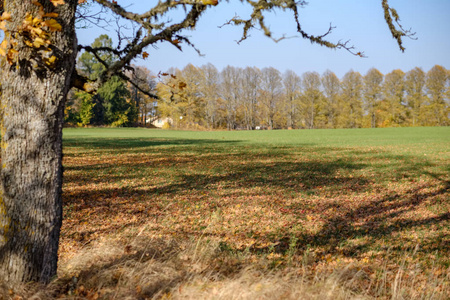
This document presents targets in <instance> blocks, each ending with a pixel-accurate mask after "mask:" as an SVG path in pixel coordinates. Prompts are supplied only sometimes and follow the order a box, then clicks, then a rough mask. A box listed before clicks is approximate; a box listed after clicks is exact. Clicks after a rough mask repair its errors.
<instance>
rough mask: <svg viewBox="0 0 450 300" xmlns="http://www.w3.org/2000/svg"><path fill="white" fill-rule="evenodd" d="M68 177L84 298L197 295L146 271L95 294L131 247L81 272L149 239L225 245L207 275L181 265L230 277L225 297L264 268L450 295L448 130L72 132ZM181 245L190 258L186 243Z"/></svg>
mask: <svg viewBox="0 0 450 300" xmlns="http://www.w3.org/2000/svg"><path fill="white" fill-rule="evenodd" d="M64 167H65V173H64V176H65V177H64V187H63V199H64V217H65V221H64V225H63V231H62V240H61V252H60V253H61V254H60V256H61V266H62V267H61V272H62V273H61V274H63V275H64V276H69V277H71V276H73V274H75V273H76V274H78V275H76V276H79V278H80V280H84V281H85V283H84V286H83V291H75V292H77V293H79V294H80V295H83V293H84V294H85V295H87V294H86V293H87V292H86V290H89V291H91V292H92V293H94V292H95V293H99V294H97V295H110V294H108V290H107V289H106V287H109V288H110V289H113V290H115V291H116V293H117V291H118V290H119V286H122V289H125V290H126V288H124V287H123V286H132V289H133V291H134V292H133V293H134V294H135V295H136V299H139V297H141V296H142V298H145V297H148V298H151V297H156V296H158V297H160V296H161V297H162V296H164V295H165V296H167V297H169V296H174V295H175V294H176V293H175V291H174V290H173V289H177V291H181V287H183V288H186V287H188V286H189V287H191V288H192V286H195V284H194V283H193V282H196V281H195V280H193V279H192V278H193V277H192V276H191V277H189V276H188V277H183V276H181V278H182V279H179V280H178V281H177V280H175V281H176V284H173V282H174V281H173V280H172V281H170V280H169V281H164V280H166V279H167V278H166V279H164V280H163V279H161V280H162V281H161V282H163V283H164V282H166V283H167V282H170V284H166V286H165V287H164V284H160V287H159V288H154V286H155V283H154V281H153V282H152V283H151V284H150V283H148V282H147V281H145V280H144V279H143V278H144V277H145V276H148V275H144V274H146V273H145V272H144V273H141V275H139V276H138V277H139V278H140V279H139V280H140V281H139V283H137V282H138V281H133V280H132V279H128V280H129V281H127V282H125V281H123V280H122V281H121V280H120V278H125V277H126V276H125V275H123V274H122V273H121V274H122V275H120V276H119V279H117V278H116V279H117V280H115V281H114V280H112V279H111V278H110V277H114V276H115V275H114V276H113V275H111V276H110V277H108V278H110V279H111V281H108V280H106V281H107V282H108V283H103V284H98V283H97V285H96V286H92V285H91V286H90V287H89V289H88V286H89V283H88V282H89V281H91V282H92V276H93V275H92V274H91V273H92V270H99V269H105V268H109V269H111V268H113V269H114V270H115V271H111V272H112V273H113V274H116V273H114V272H116V271H117V269H118V268H119V267H120V266H121V265H120V264H122V263H123V261H125V260H126V259H125V258H126V257H128V256H127V254H126V253H128V252H127V251H125V252H124V253H122V254H121V255H119V256H120V259H119V258H118V257H115V258H114V259H115V260H114V261H115V262H116V264H114V262H111V261H109V262H108V263H105V264H97V265H95V264H94V265H90V267H89V268H90V269H89V270H91V272H90V273H89V272H87V271H86V270H84V271H85V272H84V273H83V268H86V267H78V269H77V268H75V267H73V265H76V263H75V262H76V260H77V257H80V255H81V254H80V253H83V251H85V250H86V249H87V248H89V249H91V248H93V247H94V246H93V245H96V244H97V243H100V242H101V241H107V240H115V241H123V242H122V243H123V244H124V247H125V248H126V247H128V246H127V245H128V244H129V245H134V244H133V241H134V242H136V239H137V237H139V239H141V238H143V237H145V238H144V240H146V241H148V243H144V244H145V245H152V244H153V245H160V244H161V243H162V242H161V241H168V240H170V241H176V243H177V245H185V244H183V243H185V242H186V243H188V244H189V243H191V244H192V243H193V245H205V244H208V245H215V246H214V247H213V248H214V251H213V252H212V253H213V254H210V255H209V256H208V259H206V260H205V261H202V262H203V265H202V267H200V271H198V270H197V271H195V272H194V271H192V270H191V269H189V268H190V266H192V265H195V263H194V260H195V262H196V263H198V255H199V254H197V252H196V251H194V252H193V253H194V254H193V256H194V258H192V257H191V256H189V257H188V258H185V259H184V260H183V259H182V260H181V261H179V262H178V263H179V264H180V265H185V266H186V268H187V269H188V270H190V271H189V272H194V273H195V274H197V275H198V276H203V275H201V274H213V273H214V274H219V275H220V276H219V275H217V276H216V277H214V278H215V279H214V280H213V279H211V278H210V277H208V276H209V275H208V276H206V275H205V276H206V277H205V278H207V279H201V280H204V281H207V282H209V283H208V284H205V285H202V288H201V289H200V288H199V290H202V291H205V290H206V291H210V292H212V291H214V289H217V288H219V289H220V287H218V284H219V283H220V282H222V283H223V281H224V280H230V279H231V278H235V277H236V276H237V274H241V273H240V272H242V270H245V269H247V268H252V269H255V270H258V272H262V273H261V274H263V275H261V276H265V275H264V274H266V275H267V276H269V275H268V274H273V272H280V274H285V273H286V274H287V273H289V274H291V275H292V274H296V275H295V276H301V278H305V280H310V279H311V280H312V278H317V276H318V274H322V275H323V276H324V278H328V277H327V276H331V274H336V272H338V271H339V270H341V271H342V270H345V272H344V271H343V273H339V274H341V275H340V277H339V279H338V282H339V286H342V287H345V289H346V290H348V291H350V292H351V293H352V294H351V295H359V296H364V297H368V298H370V297H377V298H392V299H394V298H395V297H398V298H397V299H401V297H405V298H409V299H413V298H416V299H423V298H429V299H434V298H436V299H445V297H447V296H450V294H449V290H450V286H449V282H450V278H449V277H450V273H449V270H450V269H449V267H450V200H449V198H450V197H449V186H450V128H448V127H437V128H388V129H354V130H291V131H284V130H283V131H236V132H223V131H217V132H190V131H163V130H149V129H110V128H104V129H98V128H88V129H72V128H68V129H64ZM163 244H164V243H163ZM139 245H141V244H139ZM164 245H166V246H167V244H164ZM166 246H162V248H164V247H166ZM130 247H131V246H130ZM133 247H136V249H137V250H136V253H138V252H139V251H141V252H142V251H143V250H142V245H141V246H133ZM139 247H141V248H139ZM145 247H148V246H145ZM167 247H169V246H167ZM171 247H172V246H171ZM177 247H178V248H177ZM177 247H175V248H176V249H175V250H173V251H174V253H178V254H180V253H184V252H183V249H185V248H186V247H187V246H177ZM194 248H195V249H197V247H194ZM126 249H131V248H126ZM133 249H134V248H133ZM139 249H140V250H139ZM171 249H172V248H171ZM177 249H178V250H177ZM161 251H163V250H161ZM171 251H172V250H171ZM141 252H139V253H141ZM144 252H145V251H144ZM144 252H142V253H144ZM163 252H164V251H163ZM171 253H172V252H171ZM190 253H191V252H190ZM116 254H117V253H116ZM180 255H181V254H180ZM180 255H179V256H178V257H181V256H182V255H181V256H180ZM191 255H192V253H191ZM195 257H197V260H196V258H195ZM130 259H131V258H130ZM74 261H75V262H74ZM78 265H80V264H78ZM80 268H81V269H80ZM80 270H81V271H80ZM77 272H78V273H77ZM80 272H81V275H80ZM283 272H284V273H283ZM94 273H95V272H94ZM97 273H98V272H97ZM97 273H95V274H97ZM344 273H345V274H344ZM83 274H84V275H83ZM89 274H91V275H89ZM174 274H175V273H174ZM177 274H178V273H177ZM342 274H344V275H342ZM349 274H350V275H349ZM83 276H84V277H83ZM173 276H175V275H173ZM176 276H179V275H176ZM176 276H175V277H176ZM280 276H281V275H280ZM295 276H293V277H295ZM169 277H170V276H169ZM291 277H292V276H291ZM291 277H290V278H291ZM83 278H84V279H83ZM127 278H128V277H127ZM176 278H178V277H176ZM183 278H184V279H183ZM187 278H189V279H187ZM308 278H309V279H308ZM218 282H219V283H218ZM219 285H220V284H219ZM149 286H152V287H153V288H149ZM222 286H225V285H224V284H223V285H222ZM249 286H250V285H249ZM399 286H400V287H401V289H400V288H399ZM248 288H250V287H248ZM102 293H103V294H102ZM124 293H125V292H124ZM177 293H178V292H177ZM125 294H126V293H125ZM155 295H156V296H155ZM257 295H259V294H257ZM257 295H256V296H255V297H259V296H257ZM291 295H293V294H291ZM105 297H107V296H105ZM180 297H181V296H180ZM292 297H293V296H292ZM433 297H434V298H433ZM439 297H441V298H439ZM175 298H176V297H175ZM181 298H182V297H181ZM192 298H195V296H193V297H192ZM237 298H239V297H237ZM250 298H251V297H250ZM286 298H289V297H286ZM293 298H295V297H293ZM319 298H320V297H319ZM319 298H318V299H319ZM344 298H345V297H344ZM212 299H214V297H212Z"/></svg>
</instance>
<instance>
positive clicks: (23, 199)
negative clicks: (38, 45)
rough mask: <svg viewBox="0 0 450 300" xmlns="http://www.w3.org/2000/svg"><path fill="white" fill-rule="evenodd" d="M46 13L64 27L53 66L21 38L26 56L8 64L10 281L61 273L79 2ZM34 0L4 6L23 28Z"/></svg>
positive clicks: (1, 202) (6, 275) (4, 270)
mask: <svg viewBox="0 0 450 300" xmlns="http://www.w3.org/2000/svg"><path fill="white" fill-rule="evenodd" d="M39 2H40V3H41V4H43V7H44V11H45V12H46V13H48V12H56V13H58V14H59V16H58V18H57V21H58V22H59V23H60V24H61V25H62V31H61V32H52V33H51V38H50V40H51V42H52V44H51V46H50V47H51V48H52V50H53V52H52V54H53V55H55V56H56V57H57V60H56V62H55V63H54V65H52V66H51V67H46V66H45V64H38V65H36V64H34V63H33V62H35V61H39V58H40V57H41V56H40V55H42V52H43V51H38V50H39V49H32V48H30V47H28V46H26V45H25V44H24V43H23V40H21V39H22V37H20V36H19V37H18V39H17V42H18V46H17V49H18V51H19V53H18V60H17V62H16V63H14V64H13V65H8V64H6V67H5V68H4V71H3V77H2V99H1V101H2V111H1V113H2V114H1V116H2V126H1V127H2V134H1V135H2V136H1V138H2V150H1V156H2V169H1V194H0V196H1V198H0V278H1V279H3V280H4V281H5V282H7V283H10V284H17V283H20V282H28V281H40V282H44V283H46V282H49V281H50V280H51V279H52V277H53V276H55V275H56V268H57V258H58V243H59V235H60V228H61V223H62V199H61V190H62V125H63V120H64V103H65V99H66V95H67V92H68V91H69V89H70V79H71V75H72V72H73V69H74V65H75V59H76V46H77V45H76V36H75V24H74V19H75V17H74V16H75V10H76V6H77V0H65V2H66V4H64V5H59V6H58V7H55V6H54V5H53V4H52V3H50V2H49V1H43V0H42V1H39ZM38 8H39V7H38V6H37V5H36V4H32V1H31V0H26V1H25V0H24V1H12V0H6V1H5V5H4V9H5V11H6V12H9V13H11V15H12V16H14V17H13V19H12V20H11V22H7V23H8V24H7V26H8V27H7V29H8V30H9V31H14V30H17V28H18V27H20V26H21V24H22V20H24V19H25V16H26V14H27V13H31V14H32V15H36V14H37V11H38Z"/></svg>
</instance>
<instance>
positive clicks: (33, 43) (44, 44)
mask: <svg viewBox="0 0 450 300" xmlns="http://www.w3.org/2000/svg"><path fill="white" fill-rule="evenodd" d="M50 2H52V4H53V5H54V6H55V7H56V6H58V5H62V4H64V3H65V2H64V0H50ZM33 4H34V5H36V6H38V7H39V9H38V12H37V14H36V15H33V14H31V13H28V14H27V15H26V16H25V19H24V20H23V21H22V25H21V26H20V27H19V28H17V31H14V32H12V31H9V30H8V29H7V27H6V25H7V22H9V21H11V14H10V13H8V12H4V13H3V14H2V16H1V17H0V29H1V30H3V31H4V32H5V38H4V40H3V41H2V43H1V44H0V55H1V56H4V57H6V60H7V61H8V63H9V64H13V62H14V61H15V60H16V59H17V55H18V51H17V49H16V48H17V45H18V40H19V38H20V39H21V40H22V41H23V42H24V43H25V44H26V45H27V46H28V47H31V48H33V49H38V50H44V53H43V55H42V56H43V57H42V58H43V61H44V62H45V63H46V64H47V65H52V64H53V63H54V62H55V61H56V57H55V56H54V55H51V53H52V50H51V49H50V48H49V46H50V45H51V40H50V37H51V32H55V31H61V30H62V27H61V24H59V23H58V21H57V20H56V19H55V18H57V17H58V14H57V13H55V12H50V13H46V12H45V11H44V7H43V6H42V4H41V3H39V2H37V1H35V2H33Z"/></svg>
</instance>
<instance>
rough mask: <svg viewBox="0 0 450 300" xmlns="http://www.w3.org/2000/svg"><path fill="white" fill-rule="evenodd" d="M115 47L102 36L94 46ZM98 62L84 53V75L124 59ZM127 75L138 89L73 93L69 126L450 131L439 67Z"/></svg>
mask: <svg viewBox="0 0 450 300" xmlns="http://www.w3.org/2000/svg"><path fill="white" fill-rule="evenodd" d="M111 45H112V40H111V39H110V38H109V37H108V36H107V35H102V36H100V37H98V38H97V39H96V40H95V41H94V43H93V44H92V47H93V48H101V47H111ZM98 55H99V56H98V57H95V56H94V55H93V54H91V53H88V52H84V53H83V54H81V55H80V56H79V58H78V61H77V69H78V72H79V73H80V74H83V75H84V76H87V77H89V78H90V79H91V80H95V79H96V78H97V77H98V76H99V74H101V72H102V71H103V70H104V68H105V67H104V64H102V63H101V62H100V61H99V59H100V60H102V61H103V62H106V63H107V64H109V65H111V64H112V63H113V62H114V61H115V60H117V59H118V58H117V57H115V56H114V55H113V54H111V52H105V53H103V54H102V52H99V54H98ZM129 76H130V77H132V78H133V81H134V83H135V84H134V85H131V84H129V83H126V82H125V81H124V80H122V79H121V78H119V77H117V76H116V77H112V78H111V79H110V80H109V81H107V82H106V83H105V84H104V85H103V86H102V87H100V88H99V89H98V92H97V93H96V94H95V95H92V94H88V93H86V92H83V91H79V90H73V91H72V92H71V94H70V96H69V98H68V102H67V103H66V110H65V119H66V124H69V125H73V126H87V125H94V126H101V125H106V126H149V125H150V124H151V123H152V122H154V121H156V120H157V119H159V120H161V121H162V122H163V123H165V125H164V127H166V128H170V127H172V128H180V129H207V130H212V129H229V130H236V129H246V130H253V129H282V128H285V129H289V128H293V129H295V128H308V129H313V128H362V127H365V128H368V127H372V128H375V127H396V126H448V125H450V119H449V116H450V71H449V70H446V69H445V68H444V67H442V66H439V65H436V66H434V67H433V68H431V69H430V70H429V71H428V72H424V71H423V70H422V69H421V68H414V69H413V70H410V71H409V72H407V73H404V72H403V71H401V70H393V71H392V72H390V73H389V74H386V75H383V74H382V73H381V72H380V71H378V70H377V69H375V68H372V69H370V70H369V71H368V72H367V73H366V74H365V75H364V76H363V75H361V74H360V73H358V72H355V71H353V70H350V71H348V72H347V73H346V74H345V75H344V76H343V78H342V79H339V78H338V77H337V76H336V74H334V73H333V72H332V71H329V70H328V71H326V72H325V73H323V74H322V75H320V74H319V73H317V72H305V73H303V74H302V75H301V76H299V75H298V74H296V73H295V72H294V71H291V70H288V71H286V72H284V73H281V72H280V71H278V70H277V69H275V68H264V69H258V68H256V67H246V68H238V67H232V66H227V67H226V68H224V69H223V70H222V71H219V70H217V68H216V67H215V66H214V65H212V64H207V65H204V66H201V67H195V66H193V65H192V64H189V65H187V66H186V67H185V68H183V69H182V70H179V69H171V70H169V72H167V73H166V74H164V73H163V74H161V73H160V74H159V76H154V75H152V73H151V72H150V71H149V70H148V69H146V68H145V67H141V66H134V71H131V70H130V75H129ZM157 79H158V81H159V82H158V83H157ZM137 87H139V88H137ZM143 91H144V92H143ZM145 91H146V92H145ZM150 94H155V95H157V98H158V99H155V98H152V97H150V96H149V95H150Z"/></svg>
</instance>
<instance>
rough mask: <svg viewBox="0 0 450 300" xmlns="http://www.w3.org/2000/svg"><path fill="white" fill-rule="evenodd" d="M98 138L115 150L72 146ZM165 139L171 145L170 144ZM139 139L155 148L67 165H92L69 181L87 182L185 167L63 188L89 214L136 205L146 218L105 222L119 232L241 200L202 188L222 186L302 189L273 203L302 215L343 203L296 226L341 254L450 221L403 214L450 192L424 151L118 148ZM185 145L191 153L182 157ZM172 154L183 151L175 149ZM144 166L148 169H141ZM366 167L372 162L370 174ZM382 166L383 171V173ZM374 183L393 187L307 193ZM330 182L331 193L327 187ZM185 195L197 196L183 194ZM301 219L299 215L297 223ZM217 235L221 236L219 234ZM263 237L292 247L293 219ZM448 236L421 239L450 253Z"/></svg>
mask: <svg viewBox="0 0 450 300" xmlns="http://www.w3.org/2000/svg"><path fill="white" fill-rule="evenodd" d="M76 141H78V140H76ZM92 143H94V146H93V147H97V148H98V149H103V150H105V151H110V149H111V147H113V145H114V143H115V141H112V140H110V141H108V142H104V141H99V142H98V144H97V145H96V146H95V141H92V140H91V141H85V142H83V143H76V142H72V143H69V145H67V144H66V146H70V147H72V148H76V149H78V148H80V149H89V148H91V147H92ZM127 143H129V144H128V145H127ZM230 145H236V146H238V147H239V149H238V150H236V151H235V152H232V151H231V152H232V153H228V152H230ZM166 146H168V147H169V148H168V149H162V148H161V147H166ZM136 148H141V150H142V149H145V148H148V154H145V152H140V153H142V156H138V157H137V158H136V159H135V160H132V159H131V160H130V159H128V160H125V161H123V162H121V163H120V165H117V162H105V161H100V162H98V163H95V164H92V165H83V164H78V165H71V166H67V167H66V170H67V171H68V172H78V171H83V172H85V174H84V175H81V176H80V175H79V174H77V175H76V176H75V175H73V174H68V175H67V176H66V177H65V178H66V182H70V183H71V184H75V185H78V186H80V187H82V186H83V184H84V183H86V182H90V181H91V182H93V183H96V184H104V183H108V182H110V181H122V182H126V181H132V180H136V179H138V180H139V179H142V180H143V179H144V178H145V177H147V176H148V173H150V171H154V170H158V172H160V173H164V172H168V171H171V172H174V173H176V176H174V177H173V178H171V180H168V181H167V182H165V183H161V184H158V185H154V186H149V185H148V181H143V182H142V183H137V184H134V185H133V186H127V185H123V186H120V187H103V188H102V187H100V188H96V189H95V190H86V189H77V190H76V191H75V192H72V193H70V194H67V195H66V196H65V197H64V198H65V205H66V207H67V206H70V205H74V206H75V209H77V210H81V211H85V212H86V214H87V215H89V214H90V213H89V212H92V211H94V213H95V214H98V215H104V217H105V218H111V219H114V217H115V216H117V215H120V214H122V215H128V216H129V217H130V219H132V218H131V217H135V219H136V218H137V219H138V220H134V221H129V222H127V223H125V225H117V224H107V225H105V226H104V227H103V229H101V230H100V231H101V232H111V231H116V230H121V229H123V228H125V227H133V226H139V224H140V222H141V220H146V219H147V220H158V218H159V217H160V216H161V215H163V214H167V215H169V214H171V213H173V211H171V209H172V207H173V209H175V208H177V209H180V206H184V207H185V206H187V205H190V206H195V205H197V204H202V203H208V207H207V208H206V209H205V210H204V211H203V213H204V214H212V213H214V212H215V211H216V210H217V209H218V208H226V207H227V206H231V205H235V204H236V203H234V202H233V203H229V202H224V201H222V199H221V198H208V197H205V196H202V195H203V193H214V192H215V191H217V190H218V189H219V188H220V191H221V193H222V194H221V195H222V196H226V197H240V195H236V193H242V192H239V191H244V192H246V193H253V194H254V195H259V196H261V195H266V194H277V195H281V196H279V197H285V198H297V199H298V198H300V199H304V202H300V203H299V202H297V203H295V204H291V205H286V206H282V207H273V209H284V210H285V211H286V214H290V215H291V216H293V217H294V218H296V219H298V220H301V219H303V218H304V217H305V214H306V213H311V212H313V213H320V212H321V211H325V210H327V209H333V208H335V209H337V210H339V213H336V214H333V215H331V216H327V217H325V218H324V219H325V220H324V225H323V226H321V228H320V229H319V230H318V231H317V232H314V233H310V232H307V233H296V239H297V248H298V249H300V250H302V251H304V250H305V249H307V248H322V249H324V251H326V252H327V253H331V254H335V253H336V251H338V250H337V249H338V248H339V251H341V252H342V253H341V254H342V255H344V256H348V257H355V256H358V255H359V254H360V253H363V252H367V251H368V250H369V249H370V248H371V247H372V246H373V244H374V243H375V242H377V241H380V240H387V241H388V240H389V239H390V238H391V236H392V234H393V233H399V232H402V231H405V230H411V229H414V228H419V227H423V226H429V225H433V224H434V225H436V224H439V225H448V226H450V213H449V212H448V211H447V212H445V211H444V212H440V213H438V214H437V215H434V216H430V217H424V218H420V219H414V218H405V217H403V216H405V215H408V212H412V211H414V209H415V208H416V207H418V206H420V205H424V204H425V203H426V201H428V200H429V199H432V198H435V197H442V198H445V197H446V196H448V195H449V181H448V173H445V169H446V167H445V166H441V167H440V166H436V165H435V164H433V163H432V162H430V161H429V160H427V159H425V158H418V157H415V156H408V155H394V154H391V153H389V152H383V151H380V150H374V151H361V150H358V149H352V148H350V149H345V148H332V147H316V146H314V145H302V146H301V147H268V146H264V147H262V146H256V145H251V146H244V145H239V143H238V142H236V141H232V142H229V141H225V142H223V141H217V140H174V141H167V140H157V141H152V140H142V141H136V140H134V139H129V140H128V139H127V140H125V141H123V144H122V146H120V147H119V148H118V149H117V151H118V153H119V152H120V154H122V155H124V154H131V153H134V151H135V149H136ZM180 153H183V154H182V155H181V158H180ZM199 153H200V154H201V155H199ZM299 153H301V154H299ZM329 153H333V155H334V156H329V155H328V154H329ZM172 154H177V155H174V156H171V155H172ZM146 155H149V156H146ZM122 167H126V169H125V171H124V170H122V169H121V168H122ZM102 170H109V171H108V172H107V174H110V175H109V176H103V177H102V176H100V177H96V178H94V179H92V178H90V177H89V174H90V175H93V174H96V173H99V172H102ZM136 170H141V171H144V172H141V173H139V172H136ZM366 170H371V172H367V174H366V172H365V171H366ZM147 171H148V172H147ZM355 175H357V176H355ZM380 176H382V177H383V178H378V177H380ZM423 176H426V177H427V178H431V179H433V180H435V186H434V187H437V186H438V185H440V187H439V188H436V189H432V190H431V191H430V190H428V188H429V186H424V185H420V184H417V182H416V180H417V179H418V178H421V177H423ZM408 180H411V188H409V189H406V190H402V191H395V190H394V191H391V190H389V188H386V187H383V185H386V184H388V183H389V181H392V182H395V181H403V182H404V183H405V182H408ZM380 181H381V182H380ZM373 185H378V188H379V189H380V188H384V194H381V195H374V196H371V200H370V201H368V202H362V203H358V202H354V203H353V205H351V206H343V205H341V204H340V203H338V202H336V201H334V202H333V201H328V202H327V203H326V204H324V206H322V207H321V208H320V209H319V210H316V211H315V208H314V207H311V206H310V204H309V202H308V201H307V200H308V197H313V196H315V195H318V196H323V195H326V196H324V197H338V196H346V195H350V196H351V197H353V196H355V195H360V194H363V193H365V192H368V191H376V190H374V188H373ZM380 186H381V187H380ZM324 188H326V190H327V193H328V194H322V193H323V192H322V190H323V189H324ZM236 191H237V192H236ZM179 196H182V197H181V198H184V199H188V200H189V201H188V202H183V203H181V202H180V201H181V200H179V198H180V197H179ZM168 199H169V200H168ZM447 199H448V197H447ZM167 201H172V203H170V205H172V207H171V208H170V209H167V208H164V206H165V205H167ZM268 201H270V199H269V200H268ZM280 205H283V204H282V203H281V204H280ZM445 205H448V203H447V204H445ZM203 218H206V216H203ZM295 225H296V224H295V223H293V224H291V227H292V226H295ZM94 230H95V229H94ZM94 230H90V231H87V232H86V235H87V237H86V238H85V239H89V236H90V235H92V234H94ZM177 230H178V231H180V232H181V233H183V234H186V232H188V233H189V234H191V235H193V236H203V235H208V234H207V233H206V234H205V232H203V231H201V230H197V229H194V228H180V229H174V233H175V234H176V233H177V232H176V231H177ZM224 234H227V233H224ZM218 236H219V237H220V234H218ZM260 237H261V238H264V239H265V240H270V241H271V244H272V245H276V246H275V247H273V246H270V247H266V248H264V247H253V248H251V249H250V250H251V251H253V252H254V253H261V252H267V251H275V252H278V253H281V254H283V253H285V252H286V251H287V250H288V248H289V247H290V240H291V238H292V233H291V231H290V227H286V229H285V232H279V233H278V236H277V237H275V238H274V237H272V236H260ZM355 238H359V239H361V240H362V241H363V242H362V243H359V244H358V245H355V244H351V243H348V241H349V240H352V239H355ZM439 239H440V240H436V238H434V239H428V240H427V239H423V240H422V242H423V243H428V245H422V246H427V250H426V251H427V252H430V251H435V250H436V251H439V252H440V253H443V255H448V256H450V250H449V249H450V247H449V244H448V237H445V236H444V237H442V236H441V237H439ZM394 250H396V249H394ZM397 251H402V249H397Z"/></svg>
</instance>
